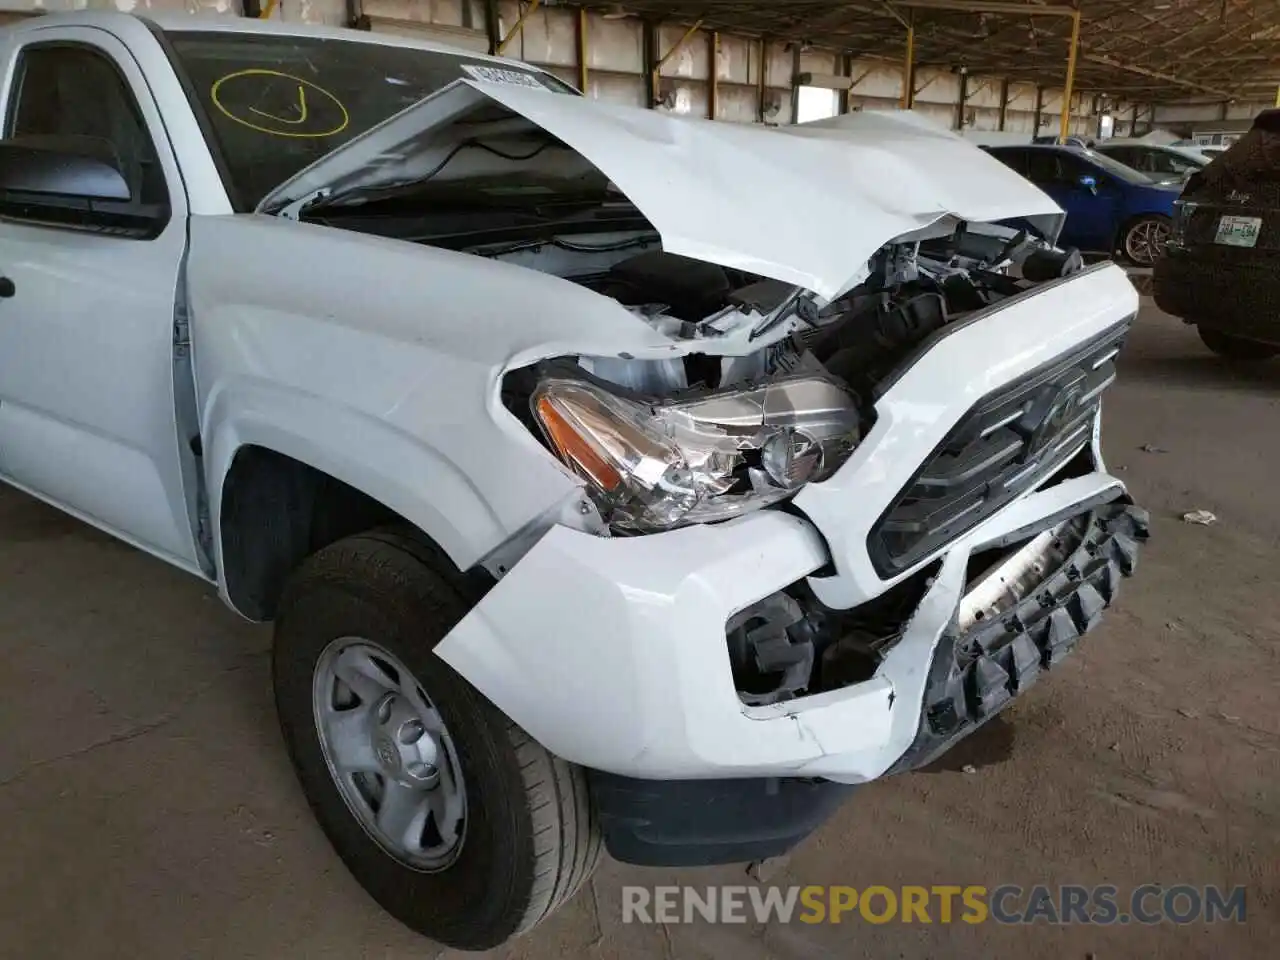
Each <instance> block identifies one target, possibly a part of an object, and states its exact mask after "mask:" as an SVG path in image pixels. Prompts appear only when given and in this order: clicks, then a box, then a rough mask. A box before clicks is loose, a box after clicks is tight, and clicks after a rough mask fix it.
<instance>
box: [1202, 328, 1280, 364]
mask: <svg viewBox="0 0 1280 960" xmlns="http://www.w3.org/2000/svg"><path fill="white" fill-rule="evenodd" d="M1196 332H1198V333H1199V334H1200V339H1201V340H1202V341H1204V345H1205V346H1206V347H1208V348H1209V349H1210V350H1212V351H1213V352H1214V353H1216V354H1217V355H1218V356H1220V357H1226V358H1227V359H1228V360H1239V361H1242V362H1247V361H1251V360H1256V361H1262V360H1270V359H1271V358H1272V357H1274V356H1275V355H1276V354H1277V353H1280V347H1274V346H1272V345H1271V344H1269V343H1261V342H1259V341H1257V340H1246V339H1245V338H1244V337H1233V336H1232V335H1231V334H1229V333H1223V332H1222V331H1221V330H1213V329H1207V328H1205V327H1196Z"/></svg>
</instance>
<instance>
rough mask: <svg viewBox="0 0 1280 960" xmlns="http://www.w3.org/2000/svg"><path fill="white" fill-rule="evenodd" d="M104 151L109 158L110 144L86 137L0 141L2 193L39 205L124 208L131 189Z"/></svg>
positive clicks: (27, 138) (130, 197)
mask: <svg viewBox="0 0 1280 960" xmlns="http://www.w3.org/2000/svg"><path fill="white" fill-rule="evenodd" d="M104 148H105V151H107V152H109V151H110V149H111V147H110V144H106V143H103V142H102V141H94V140H92V139H91V138H88V137H25V138H22V139H20V140H0V193H2V194H21V195H23V199H25V200H29V201H32V202H35V203H37V204H38V203H40V201H41V200H42V199H45V198H47V199H49V200H51V201H55V202H56V200H57V199H62V200H63V201H66V200H77V201H86V200H89V201H93V200H97V201H115V202H119V203H128V202H129V201H130V200H132V199H133V197H132V195H131V194H130V192H129V184H128V183H127V182H126V181H125V178H124V174H123V173H121V172H120V168H119V166H118V165H117V164H116V163H115V161H114V159H112V158H109V157H108V156H104V155H103V152H104ZM14 199H16V198H14ZM59 205H61V204H59Z"/></svg>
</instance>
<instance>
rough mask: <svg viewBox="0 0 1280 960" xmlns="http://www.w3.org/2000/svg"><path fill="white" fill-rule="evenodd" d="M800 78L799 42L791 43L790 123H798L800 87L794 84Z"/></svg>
mask: <svg viewBox="0 0 1280 960" xmlns="http://www.w3.org/2000/svg"><path fill="white" fill-rule="evenodd" d="M799 76H800V41H799V40H794V41H792V43H791V122H792V123H799V122H800V85H799V84H798V83H796V80H797V78H799Z"/></svg>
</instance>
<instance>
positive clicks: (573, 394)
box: [532, 377, 858, 532]
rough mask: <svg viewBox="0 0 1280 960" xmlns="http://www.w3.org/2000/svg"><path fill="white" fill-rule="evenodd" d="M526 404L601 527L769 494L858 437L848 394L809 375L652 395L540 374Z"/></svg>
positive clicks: (671, 518) (699, 519) (721, 507)
mask: <svg viewBox="0 0 1280 960" xmlns="http://www.w3.org/2000/svg"><path fill="white" fill-rule="evenodd" d="M532 404H533V413H534V417H535V419H536V420H537V421H538V423H539V425H540V426H541V427H542V430H543V432H544V434H545V435H546V437H547V440H548V442H549V443H550V444H551V446H552V447H553V448H554V450H555V452H556V453H557V454H558V455H559V457H560V458H561V460H563V461H564V462H565V463H566V464H568V465H569V466H570V467H571V468H573V470H574V471H576V472H577V473H578V474H579V475H580V476H582V477H583V478H584V479H585V480H586V481H587V482H588V490H589V492H590V494H591V496H592V499H594V500H595V502H596V504H597V506H598V507H599V508H600V511H601V513H602V514H603V515H604V517H605V519H606V520H607V521H608V522H609V524H610V526H612V527H613V528H615V529H617V530H626V531H634V532H646V531H654V530H669V529H671V528H673V527H679V526H683V525H685V524H690V523H706V522H708V521H712V520H724V519H727V518H729V517H734V516H738V515H740V514H743V513H747V512H749V511H751V510H755V509H757V508H759V507H763V506H765V505H767V504H770V503H774V502H776V501H778V500H781V499H782V498H783V497H786V496H788V495H790V494H791V493H794V492H795V491H796V490H798V489H799V488H800V487H802V486H803V485H804V484H806V483H808V482H809V481H811V480H821V479H823V478H824V477H827V476H829V475H830V474H831V473H832V472H833V471H834V470H835V469H836V468H837V467H839V466H840V464H842V463H843V462H844V461H845V459H846V458H848V456H849V453H850V452H851V451H852V450H853V448H854V446H855V445H856V444H857V442H858V412H857V407H856V406H855V404H854V400H853V397H852V396H850V394H849V392H848V391H847V390H845V389H844V387H842V386H841V385H840V384H838V383H836V382H834V381H832V380H827V379H824V378H821V377H794V378H788V379H782V380H778V381H775V382H772V383H768V384H762V385H760V386H754V387H747V388H744V389H739V390H725V391H721V392H717V393H712V394H708V395H706V396H702V397H699V398H697V399H693V400H673V401H659V402H655V403H642V402H637V401H634V400H627V399H624V398H622V397H618V396H615V395H614V394H612V393H610V392H609V391H607V390H605V389H603V388H602V387H599V386H597V385H596V384H594V383H589V382H587V381H583V380H570V379H550V380H544V381H543V382H542V383H540V384H539V385H538V388H537V390H535V391H534V394H533V397H532Z"/></svg>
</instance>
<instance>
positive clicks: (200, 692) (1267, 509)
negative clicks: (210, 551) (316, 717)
mask: <svg viewBox="0 0 1280 960" xmlns="http://www.w3.org/2000/svg"><path fill="white" fill-rule="evenodd" d="M1107 415H1108V422H1107V431H1106V447H1107V452H1108V457H1109V460H1110V463H1111V465H1112V467H1113V468H1114V469H1117V470H1120V471H1123V472H1122V473H1121V474H1120V475H1121V476H1123V477H1125V478H1127V479H1128V481H1129V482H1130V483H1131V485H1132V489H1133V491H1134V494H1135V496H1136V498H1137V499H1138V501H1139V502H1140V503H1143V504H1144V505H1146V506H1147V507H1148V508H1149V509H1150V510H1151V511H1152V514H1153V517H1154V523H1153V540H1152V543H1151V545H1150V546H1149V547H1148V549H1147V551H1146V553H1145V555H1144V556H1143V561H1142V564H1141V568H1140V570H1139V575H1138V577H1137V578H1136V579H1135V580H1132V581H1130V582H1128V583H1127V584H1126V585H1125V590H1124V592H1123V593H1122V595H1121V597H1120V600H1119V603H1118V606H1117V607H1116V608H1115V609H1114V610H1113V611H1112V613H1111V615H1110V617H1109V619H1108V621H1107V622H1106V625H1105V626H1104V627H1103V628H1102V629H1101V630H1100V632H1098V633H1096V634H1094V635H1092V636H1091V637H1090V638H1089V639H1088V641H1087V642H1086V643H1085V644H1084V646H1083V648H1082V649H1081V650H1080V651H1079V652H1078V653H1077V654H1076V655H1075V656H1074V657H1072V658H1071V659H1069V660H1068V661H1067V662H1066V663H1065V664H1064V665H1063V666H1062V667H1061V668H1059V669H1057V670H1055V671H1054V674H1053V676H1052V677H1051V678H1049V679H1048V681H1047V682H1042V683H1041V684H1040V685H1039V686H1038V687H1037V688H1036V689H1035V690H1033V691H1032V692H1031V693H1030V694H1028V696H1027V697H1026V698H1025V699H1024V700H1023V701H1020V702H1019V703H1018V704H1017V705H1016V706H1015V707H1014V708H1013V709H1011V710H1010V711H1009V712H1008V714H1007V720H1005V721H1003V722H999V723H998V724H993V725H992V726H991V727H989V728H988V729H986V730H984V731H982V732H981V733H980V734H979V735H977V736H975V737H974V738H972V739H971V740H970V741H968V742H966V743H965V744H964V745H962V747H961V748H959V749H958V751H957V752H956V753H955V754H953V755H952V756H951V757H949V758H947V759H946V760H944V762H943V765H942V766H943V769H940V770H937V771H934V772H931V773H919V774H914V775H910V776H905V777H899V778H897V779H894V780H890V781H887V782H883V783H878V784H875V785H872V786H870V787H868V788H866V789H864V790H863V791H862V792H861V793H860V794H859V795H858V796H855V797H854V798H853V799H852V800H851V801H850V802H849V803H848V804H847V805H846V806H845V808H844V809H843V810H842V811H841V812H840V813H839V814H838V815H837V816H836V817H835V818H834V819H833V820H832V821H831V822H830V823H828V824H827V825H826V827H825V828H824V829H822V830H821V831H820V832H819V833H818V834H817V835H815V836H814V837H812V838H811V839H810V840H809V841H808V842H807V843H806V844H805V845H803V846H802V847H801V848H800V849H799V850H797V851H796V852H795V854H794V855H793V856H792V858H791V860H790V863H789V865H787V866H786V867H785V869H783V870H782V871H781V872H780V873H779V874H777V875H776V876H775V877H773V878H772V881H773V882H774V883H778V884H783V885H788V884H793V883H794V884H811V883H838V884H851V885H855V886H866V885H869V884H886V885H889V886H896V885H901V884H924V885H930V884H944V883H953V884H968V883H981V884H985V885H987V886H988V887H991V886H995V885H998V884H1000V883H1018V884H1022V885H1023V886H1031V885H1033V884H1034V883H1037V882H1045V883H1086V884H1088V883H1114V884H1116V885H1119V886H1121V887H1122V888H1124V887H1128V886H1131V885H1136V884H1138V883H1143V882H1148V881H1159V882H1164V883H1166V884H1172V883H1179V882H1184V883H1190V884H1196V885H1201V884H1209V883H1218V884H1225V885H1233V884H1247V885H1248V886H1249V894H1248V896H1249V900H1248V921H1247V923H1246V924H1244V925H1242V926H1233V925H1224V926H1215V927H1205V926H1200V925H1197V926H1191V927H1181V928H1180V927H1175V926H1163V927H1158V928H1137V927H1109V928H1097V927H1093V928H1090V927H1072V928H1051V927H1045V926H1036V927H1031V928H1007V927H1005V928H1002V927H997V926H995V925H994V924H990V923H988V924H985V925H981V926H976V927H970V926H967V925H964V924H958V925H955V926H950V927H943V926H940V925H934V926H922V925H898V924H893V925H886V926H869V925H867V924H865V923H862V922H860V921H856V920H855V921H854V922H853V923H848V922H846V923H844V924H842V925H840V926H822V927H807V926H802V925H799V924H796V925H794V926H785V927H784V926H774V927H771V928H768V929H765V928H759V927H753V926H741V927H733V926H720V927H710V926H673V927H670V928H667V929H664V928H661V927H640V926H626V927H624V926H623V925H622V924H621V923H620V913H621V906H620V905H621V894H620V887H621V885H622V884H624V883H628V882H630V883H642V884H657V883H664V882H667V883H669V882H673V881H674V880H675V879H676V878H677V877H679V878H680V879H682V880H683V881H685V882H690V883H698V884H705V883H714V882H724V883H741V882H745V879H744V875H743V872H742V870H741V868H739V867H725V868H717V869H709V870H698V871H687V872H684V873H680V872H678V871H672V870H642V869H636V868H625V867H621V866H619V865H617V864H614V863H611V862H607V863H606V864H605V865H604V866H603V868H602V869H601V870H600V872H599V873H598V874H597V876H596V878H595V880H594V883H593V885H592V887H591V889H589V890H586V891H584V892H583V893H582V894H580V895H579V896H578V897H577V898H576V899H575V900H574V902H572V903H571V904H570V905H569V906H568V907H567V908H566V909H565V910H564V911H563V912H562V913H561V914H559V915H558V916H557V917H555V918H553V919H552V920H551V921H549V922H548V923H547V924H545V925H544V926H543V927H541V928H540V929H539V930H537V931H535V932H534V933H533V934H532V935H530V936H528V937H526V938H524V939H522V940H520V941H517V942H516V943H514V944H512V945H510V946H509V947H507V948H505V949H503V950H500V951H497V952H496V953H495V954H494V955H495V956H501V957H512V958H517V957H518V958H528V960H540V958H562V957H590V958H600V960H607V958H615V957H617V958H623V957H625V958H629V960H642V958H648V957H654V958H660V957H662V958H668V960H670V958H679V960H687V958H703V957H706V958H719V957H734V958H739V957H741V958H746V960H754V958H763V957H776V958H785V960H790V958H802V957H811V956H835V955H839V956H846V957H856V956H864V955H865V956H877V957H910V958H916V957H937V956H951V955H974V956H977V955H981V956H1005V955H1014V954H1017V955H1044V956H1055V957H1078V958H1081V960H1083V958H1085V957H1086V956H1093V957H1105V958H1108V960H1109V958H1112V957H1137V956H1142V957H1155V956H1160V957H1173V956H1179V957H1181V956H1206V957H1207V956H1218V957H1221V956H1230V957H1232V958H1244V957H1249V956H1257V957H1262V956H1266V955H1270V956H1274V955H1275V954H1274V952H1272V951H1273V950H1274V941H1275V938H1276V936H1277V935H1278V934H1280V713H1278V712H1277V710H1276V704H1277V698H1276V693H1277V689H1280V641H1278V639H1277V638H1278V637H1280V598H1278V597H1277V594H1276V591H1275V583H1276V568H1277V559H1278V557H1280V554H1278V552H1277V542H1278V539H1280V497H1277V494H1276V490H1277V486H1276V483H1277V479H1276V478H1277V476H1278V475H1280V445H1278V444H1277V436H1278V435H1280V361H1276V362H1273V363H1271V364H1268V365H1266V366H1263V367H1259V368H1257V369H1256V370H1251V371H1248V372H1239V371H1236V372H1233V371H1231V370H1229V369H1228V368H1227V367H1225V366H1224V365H1223V364H1221V363H1220V362H1219V361H1218V360H1216V359H1215V358H1214V357H1212V356H1210V355H1209V354H1208V353H1207V352H1206V351H1205V350H1204V349H1203V348H1202V347H1201V345H1200V343H1199V341H1198V340H1197V338H1196V336H1195V334H1194V332H1192V331H1191V330H1189V329H1188V328H1184V327H1182V326H1181V325H1180V324H1178V323H1177V322H1175V321H1173V320H1170V319H1169V318H1167V317H1163V316H1161V315H1159V314H1158V313H1157V312H1155V311H1154V310H1153V309H1150V308H1148V309H1146V310H1145V311H1144V314H1143V316H1142V318H1141V320H1140V322H1139V325H1138V327H1137V330H1136V332H1135V334H1134V336H1133V339H1132V342H1131V344H1130V346H1129V348H1128V350H1127V353H1126V356H1125V357H1124V359H1123V362H1122V363H1121V380H1120V382H1119V383H1118V384H1117V386H1116V387H1114V388H1113V389H1112V391H1111V392H1110V394H1109V395H1108V400H1107ZM1143 444H1150V445H1152V446H1154V447H1158V448H1161V449H1162V450H1164V451H1167V452H1143V451H1142V450H1140V447H1141V446H1142V445H1143ZM1201 507H1203V508H1207V509H1209V510H1212V511H1213V512H1214V513H1216V514H1217V515H1218V517H1219V522H1218V523H1217V524H1216V525H1215V526H1211V527H1199V526H1191V525H1188V524H1185V523H1182V522H1181V521H1180V520H1179V519H1178V517H1179V516H1180V515H1181V513H1183V512H1184V511H1186V510H1190V509H1194V508H1201ZM0 597H3V602H2V603H0V636H3V638H4V641H3V642H4V651H5V652H4V656H3V661H2V662H3V669H2V670H0V731H3V737H2V738H0V823H2V824H3V825H4V827H3V829H2V830H0V838H2V839H0V904H3V907H2V908H0V956H3V957H15V958H19V957H20V958H33V960H34V958H46V957H50V958H52V957H57V958H79V957H93V958H99V957H104V958H105V957H121V958H130V960H138V958H151V957H163V958H178V957H182V958H196V957H219V958H222V957H227V958H237V960H241V958H259V957H261V958H271V960H280V958H292V957H307V958H309V960H320V958H326V957H334V958H338V957H341V958H344V960H351V958H356V957H379V958H401V957H433V956H437V955H440V953H441V951H440V949H439V948H438V947H436V946H435V945H433V944H431V943H428V942H426V941H424V940H421V939H418V938H416V937H414V936H413V935H411V934H409V933H408V932H406V931H405V930H404V929H402V928H401V927H399V926H398V925H397V924H396V923H395V922H393V921H392V920H390V919H389V918H387V917H386V916H385V915H383V914H382V913H381V912H380V911H379V910H378V909H377V908H376V907H375V906H374V904H373V903H372V902H371V901H370V900H369V899H368V898H367V897H366V896H365V895H364V894H363V893H362V891H361V890H360V888H359V887H358V886H357V885H356V884H355V882H354V881H353V880H351V879H350V877H349V876H348V875H347V873H346V871H345V869H344V868H343V867H342V865H341V863H339V861H338V860H337V858H336V857H335V856H334V855H333V854H332V853H331V852H330V849H329V847H328V846H327V844H326V842H325V840H324V838H323V837H322V836H321V834H320V831H319V830H318V829H317V828H316V827H315V825H314V824H313V822H312V820H311V817H310V815H309V813H308V810H307V808H306V805H305V804H304V802H303V800H302V797H301V795H300V793H299V791H298V788H297V787H296V785H295V783H294V780H293V776H292V773H291V771H290V769H289V767H288V765H287V762H286V760H285V754H284V750H283V749H282V747H281V743H280V740H279V737H278V735H277V733H276V727H275V719H274V716H273V714H272V706H271V697H270V690H269V678H268V659H267V656H266V653H267V649H268V645H269V642H270V634H269V631H268V630H266V629H263V628H255V627H250V626H247V625H245V624H244V623H242V622H240V621H238V620H237V619H236V618H235V617H234V616H233V615H232V614H230V613H229V612H227V611H226V610H224V609H223V608H222V607H221V605H220V604H219V603H218V601H217V599H216V598H215V597H214V596H213V593H212V591H211V590H209V589H208V588H206V587H205V586H203V585H202V584H200V583H198V582H196V581H194V580H191V579H189V578H187V577H186V576H185V575H183V574H181V573H178V572H176V571H173V570H170V569H168V568H166V567H165V566H163V565H162V564H160V563H159V562H157V561H154V560H152V559H150V558H148V557H146V556H143V555H142V554H140V553H137V552H134V551H133V550H131V549H129V548H127V547H124V546H121V545H118V544H116V543H114V542H113V541H111V540H109V539H108V538H106V537H105V536H102V535H100V534H98V533H96V532H94V531H92V530H90V529H89V528H87V527H85V526H82V525H81V524H79V523H77V522H75V521H73V520H70V519H66V518H64V517H63V516H61V515H60V514H58V513H56V512H54V511H53V510H50V509H47V508H45V507H43V506H41V505H39V504H37V503H35V502H33V501H31V500H29V499H27V498H26V497H24V496H21V495H19V494H16V493H13V492H10V491H3V492H0ZM964 764H972V765H973V766H974V767H975V768H976V771H975V772H973V773H964V772H961V766H962V765H964Z"/></svg>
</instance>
